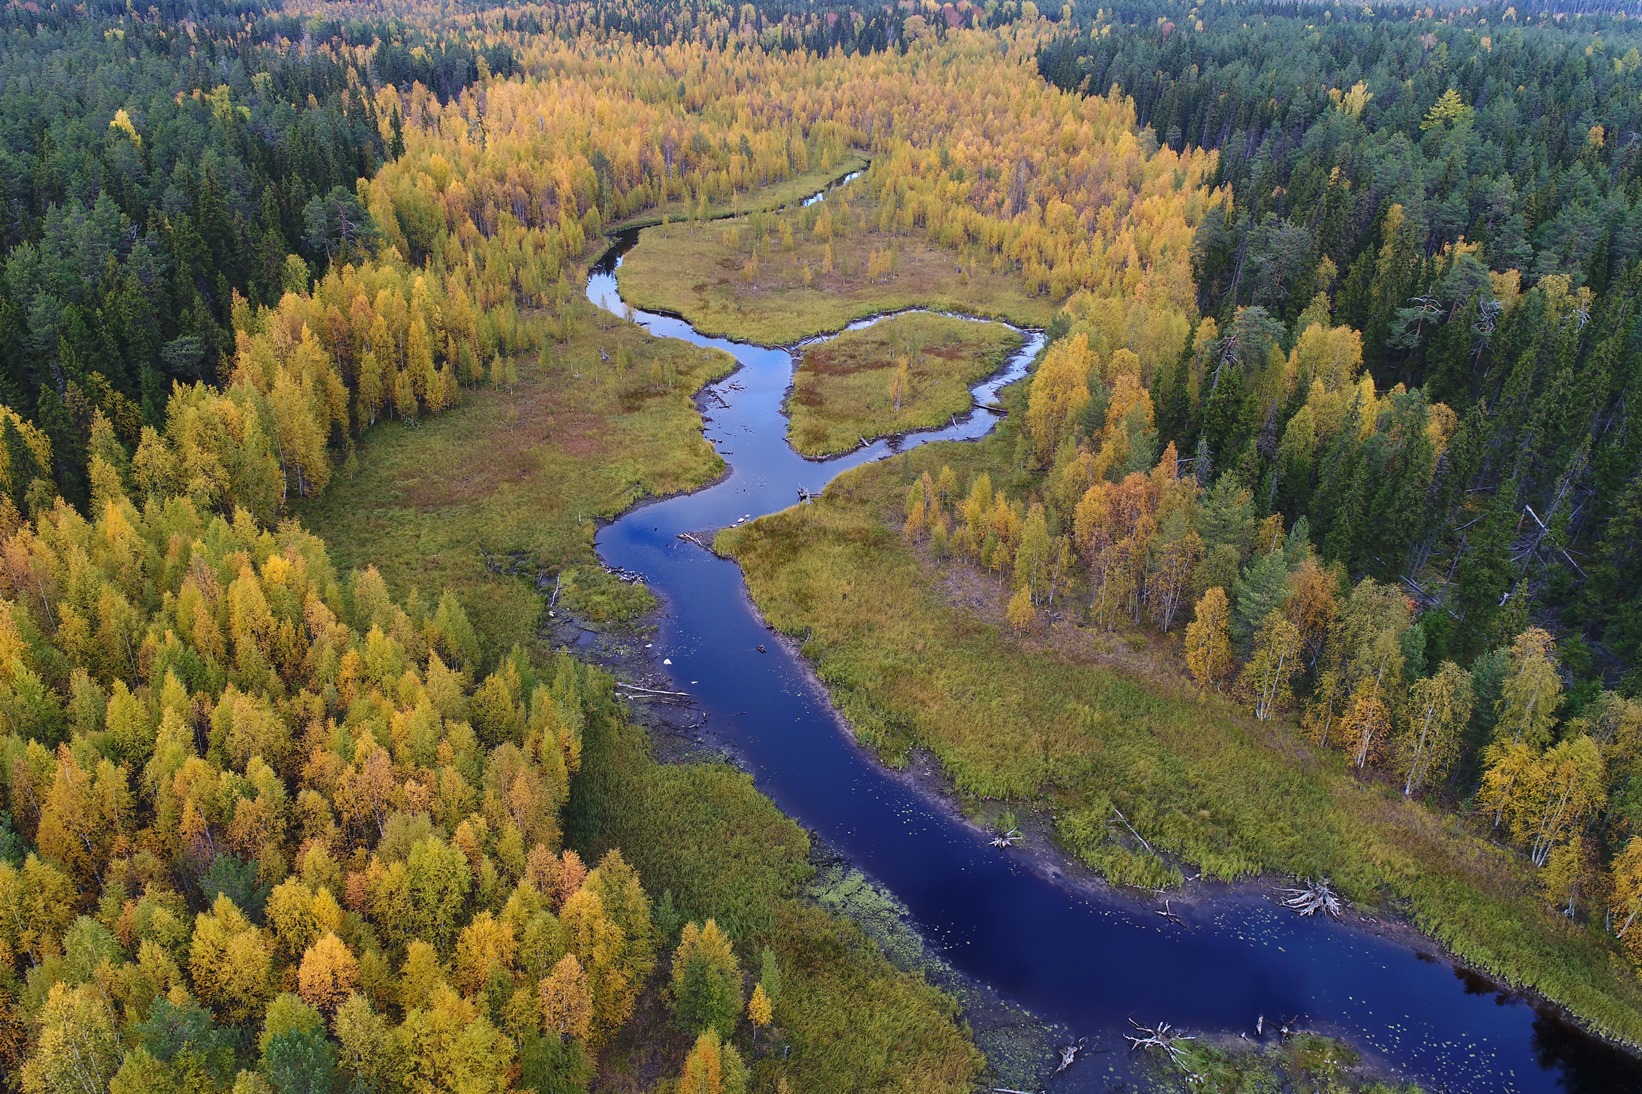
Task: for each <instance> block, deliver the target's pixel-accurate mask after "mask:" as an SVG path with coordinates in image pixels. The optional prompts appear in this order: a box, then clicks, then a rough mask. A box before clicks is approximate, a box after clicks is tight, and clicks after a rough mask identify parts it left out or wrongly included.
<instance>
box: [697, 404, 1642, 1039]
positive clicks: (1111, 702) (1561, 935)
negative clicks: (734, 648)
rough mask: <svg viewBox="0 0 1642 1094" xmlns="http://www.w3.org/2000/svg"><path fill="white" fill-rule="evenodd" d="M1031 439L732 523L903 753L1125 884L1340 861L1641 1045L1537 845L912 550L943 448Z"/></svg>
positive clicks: (854, 701) (731, 542)
mask: <svg viewBox="0 0 1642 1094" xmlns="http://www.w3.org/2000/svg"><path fill="white" fill-rule="evenodd" d="M1013 453H1014V441H1013V438H1012V437H1011V436H1009V435H1008V433H1007V430H1006V431H1005V433H1004V434H1002V435H998V436H994V437H993V438H991V439H988V440H986V441H984V442H981V443H979V444H973V445H952V444H940V445H930V446H926V447H923V448H919V449H915V450H913V451H912V452H910V453H907V454H905V455H902V456H899V457H896V458H894V459H892V460H890V461H887V462H885V463H880V464H874V465H869V466H867V467H864V468H861V469H858V470H856V471H854V472H851V473H849V474H848V475H846V476H844V477H842V478H841V479H839V480H838V481H837V482H835V483H834V484H833V485H832V486H831V487H829V488H828V490H827V491H826V493H825V494H824V495H823V497H822V498H821V499H820V500H819V501H818V502H814V503H811V504H808V505H804V506H801V507H798V508H795V509H790V510H787V511H786V512H783V513H779V514H776V515H774V516H770V517H766V518H764V519H762V520H759V521H755V522H753V523H752V524H750V525H745V526H742V527H740V528H736V529H731V530H727V531H725V532H723V533H721V534H720V536H719V539H718V547H719V548H720V549H721V550H728V551H729V552H730V553H732V554H733V555H734V556H735V557H736V558H737V560H738V561H739V562H740V563H741V565H742V568H743V570H744V571H745V573H746V575H747V581H748V586H749V588H750V590H751V592H752V595H753V599H754V600H755V602H756V603H757V604H758V606H759V608H760V610H761V611H762V612H763V613H764V616H765V618H766V619H767V620H769V621H770V622H771V623H772V624H774V625H775V626H776V627H778V628H779V629H781V630H782V631H783V632H785V633H787V634H789V635H791V636H794V637H795V638H797V639H798V640H799V641H800V642H801V644H802V647H803V651H804V653H805V655H806V656H807V657H809V658H810V659H811V660H812V661H813V663H814V664H815V667H816V671H817V673H818V674H819V676H820V677H821V679H822V680H823V681H824V682H825V684H826V685H827V687H828V689H829V690H830V692H831V694H832V697H833V700H834V701H835V702H836V703H837V705H838V706H839V707H840V709H841V710H842V711H843V712H844V714H845V715H846V716H847V717H848V718H849V720H850V722H851V724H852V725H853V726H854V728H855V732H856V733H857V734H858V735H859V736H860V738H861V739H862V740H863V741H864V742H865V743H867V744H868V745H870V746H871V747H873V748H874V749H876V750H877V752H878V753H879V754H880V755H881V756H882V757H883V758H884V759H885V760H887V761H888V762H890V763H895V764H899V763H903V762H904V761H905V759H906V757H907V756H908V755H909V753H910V751H911V750H912V749H914V748H926V749H928V750H929V751H930V752H932V753H933V754H934V755H935V756H936V758H937V759H938V760H939V761H940V763H941V764H942V765H943V767H944V768H945V770H946V772H947V773H948V774H949V776H950V778H951V780H952V782H953V784H954V786H955V789H956V791H957V793H958V794H959V795H960V797H961V798H963V799H965V800H967V802H968V804H969V805H970V806H972V807H973V806H974V805H975V804H976V802H977V800H979V799H987V798H997V799H1005V800H1008V801H1010V802H1015V803H1021V804H1024V805H1027V806H1029V807H1032V808H1035V809H1037V810H1040V811H1042V812H1043V813H1044V814H1046V815H1047V816H1048V817H1049V818H1051V824H1052V827H1053V831H1054V833H1055V835H1056V837H1057V838H1058V839H1059V841H1060V842H1061V843H1062V845H1063V846H1064V847H1065V848H1066V849H1067V850H1068V851H1069V852H1070V853H1072V854H1073V855H1075V856H1076V857H1078V858H1080V859H1082V860H1083V861H1085V862H1087V863H1089V864H1090V865H1092V866H1093V867H1095V868H1096V869H1099V870H1101V871H1103V872H1105V873H1106V874H1107V875H1108V876H1109V877H1111V878H1112V879H1114V880H1116V881H1119V882H1123V883H1128V884H1136V885H1143V886H1147V887H1150V886H1153V885H1155V884H1159V883H1162V882H1169V881H1177V880H1178V878H1179V874H1178V872H1177V868H1176V866H1175V863H1178V862H1185V863H1191V864H1193V865H1194V866H1196V867H1197V868H1199V869H1201V870H1202V871H1203V873H1204V874H1205V875H1207V876H1208V877H1211V878H1224V879H1236V878H1247V877H1251V876H1254V875H1258V874H1262V873H1268V872H1269V873H1277V874H1296V875H1321V874H1327V875H1330V876H1332V877H1333V878H1334V879H1335V881H1336V883H1337V884H1338V885H1339V886H1340V887H1341V888H1342V889H1343V890H1344V891H1345V892H1347V893H1348V894H1349V895H1350V896H1351V898H1352V899H1353V900H1355V901H1356V902H1358V904H1359V905H1360V906H1363V907H1364V908H1365V909H1366V910H1370V911H1382V912H1383V911H1390V912H1393V913H1403V914H1407V915H1409V916H1410V917H1411V918H1412V919H1413V920H1414V922H1415V924H1416V925H1417V926H1418V927H1419V928H1420V929H1421V930H1423V931H1425V932H1427V933H1429V934H1431V935H1434V936H1435V937H1436V938H1438V939H1439V940H1441V941H1442V942H1444V943H1446V944H1447V945H1448V946H1449V947H1451V948H1452V949H1453V950H1454V951H1455V952H1456V953H1458V954H1459V955H1460V956H1461V957H1463V958H1464V959H1465V960H1466V961H1468V962H1469V963H1471V964H1473V965H1475V966H1477V967H1480V968H1483V969H1486V970H1489V971H1491V972H1493V973H1495V974H1497V975H1499V976H1501V977H1504V978H1505V979H1507V980H1509V981H1511V982H1513V983H1517V984H1527V985H1531V986H1534V987H1536V988H1538V989H1539V990H1541V991H1543V992H1544V993H1545V994H1546V995H1548V996H1550V997H1551V998H1553V999H1555V1000H1557V1001H1558V1002H1560V1003H1562V1004H1564V1005H1566V1006H1568V1007H1569V1008H1570V1009H1571V1010H1573V1011H1574V1012H1575V1013H1577V1014H1579V1015H1581V1016H1582V1017H1584V1018H1587V1019H1589V1020H1590V1021H1592V1022H1593V1023H1595V1024H1596V1025H1598V1026H1599V1027H1601V1028H1603V1029H1606V1030H1608V1031H1610V1032H1613V1033H1616V1034H1618V1035H1620V1036H1622V1037H1625V1038H1626V1039H1629V1040H1633V1041H1635V1040H1639V1039H1642V987H1639V985H1638V983H1637V980H1636V978H1635V976H1634V975H1633V974H1632V973H1631V972H1630V971H1629V969H1628V966H1627V965H1626V963H1625V962H1624V961H1623V960H1622V959H1621V958H1620V956H1619V955H1618V953H1617V951H1616V950H1615V949H1614V947H1613V945H1612V943H1611V941H1610V940H1609V939H1608V938H1607V936H1606V935H1604V934H1603V933H1602V932H1601V931H1600V930H1598V929H1597V928H1596V927H1594V926H1580V925H1576V924H1574V923H1571V922H1569V921H1568V920H1566V919H1564V918H1563V917H1561V916H1560V915H1557V914H1555V913H1554V912H1553V911H1552V910H1551V909H1549V908H1548V907H1547V906H1546V905H1545V904H1544V902H1543V900H1542V899H1541V898H1540V897H1539V896H1538V892H1537V887H1536V883H1535V878H1534V877H1533V875H1532V871H1531V870H1530V869H1529V867H1528V866H1527V864H1526V863H1525V862H1524V861H1523V860H1522V859H1521V857H1520V856H1517V855H1514V854H1511V853H1509V852H1508V851H1506V850H1504V849H1502V848H1500V847H1498V846H1496V845H1494V844H1492V843H1490V842H1488V841H1487V840H1485V839H1482V838H1479V837H1478V836H1476V835H1473V834H1472V833H1470V832H1469V831H1466V830H1465V829H1464V828H1463V827H1462V825H1461V824H1460V822H1459V821H1458V820H1456V818H1455V817H1453V816H1452V815H1450V814H1445V813H1441V812H1438V811H1435V810H1433V809H1430V808H1428V807H1426V806H1424V805H1422V804H1420V803H1417V802H1408V801H1405V800H1403V798H1402V797H1401V795H1400V794H1399V793H1397V792H1396V790H1395V789H1394V788H1392V787H1389V786H1386V785H1383V784H1379V783H1374V782H1363V781H1359V780H1358V779H1355V778H1353V777H1351V775H1350V774H1349V773H1348V772H1347V770H1346V767H1345V763H1344V760H1343V759H1342V758H1341V757H1339V756H1338V755H1335V754H1333V753H1328V752H1325V751H1322V750H1319V749H1317V748H1315V747H1313V746H1312V745H1310V744H1309V743H1308V742H1306V741H1304V740H1303V739H1302V738H1301V737H1300V735H1299V734H1298V732H1297V731H1296V730H1295V729H1294V728H1293V727H1292V726H1289V725H1285V724H1280V723H1261V722H1257V721H1255V720H1254V719H1253V718H1252V717H1249V716H1248V715H1246V714H1245V713H1244V712H1242V711H1241V710H1240V709H1238V708H1237V707H1235V706H1234V705H1233V704H1232V703H1230V702H1229V701H1227V700H1226V699H1224V698H1221V697H1218V696H1214V695H1205V694H1202V693H1200V692H1198V691H1197V690H1196V689H1195V688H1193V687H1192V686H1190V685H1189V684H1188V683H1187V682H1186V680H1185V674H1184V672H1183V671H1182V670H1180V669H1179V667H1178V664H1177V663H1176V662H1175V657H1176V655H1175V654H1173V653H1172V652H1171V651H1170V650H1169V649H1168V648H1167V646H1166V645H1165V644H1162V643H1159V644H1157V645H1156V646H1155V647H1152V646H1147V645H1146V644H1142V645H1141V648H1140V649H1139V651H1138V652H1137V650H1136V648H1135V647H1133V646H1131V645H1130V644H1129V643H1126V642H1123V641H1112V640H1109V639H1107V638H1106V637H1105V636H1098V635H1093V634H1091V633H1090V632H1089V631H1088V629H1087V628H1084V627H1081V626H1077V625H1076V624H1069V623H1062V624H1060V625H1058V626H1057V627H1056V628H1055V629H1054V630H1053V631H1049V632H1040V633H1039V634H1037V635H1035V636H1031V637H1029V638H1026V639H1022V638H1019V637H1017V636H1016V635H1015V634H1014V633H1013V632H1012V631H1010V630H1009V629H1008V628H1007V627H1006V626H1005V625H1004V622H1003V611H1002V609H1003V605H1004V602H1005V600H1006V596H1007V590H1006V587H1005V586H1004V584H1003V583H1002V581H1001V579H999V578H997V577H993V576H989V575H977V574H976V573H975V572H974V571H973V570H971V569H970V568H969V567H968V566H967V565H961V564H956V563H951V562H944V561H939V560H936V559H934V558H932V557H931V556H929V554H928V553H927V552H926V551H924V550H923V549H922V548H916V549H915V548H911V547H909V546H908V545H907V544H906V543H905V541H904V540H903V539H902V537H901V536H900V535H899V532H898V528H899V524H900V520H901V511H900V505H901V498H902V497H903V495H904V493H905V490H906V486H907V485H908V484H909V483H910V482H911V481H912V480H913V479H914V478H915V477H916V476H917V475H919V474H921V473H922V472H923V471H925V470H928V471H930V472H931V473H932V474H933V473H935V472H938V471H939V469H940V468H941V466H942V465H943V464H949V465H951V466H952V467H953V468H954V469H955V470H956V471H957V472H958V474H959V478H960V481H967V479H968V478H969V477H970V475H971V474H973V473H974V472H975V471H977V470H980V469H983V468H985V469H989V470H990V471H991V473H992V475H993V481H994V482H1008V481H1010V480H1011V479H1012V477H1013V472H1012V471H1011V468H1012V467H1013V466H1014V459H1013ZM1069 607H1071V606H1069ZM1071 610H1072V611H1073V612H1074V613H1075V611H1076V608H1075V607H1071ZM1171 664H1173V665H1174V667H1173V668H1172V669H1171V668H1170V665H1171ZM1114 806H1116V807H1117V808H1118V809H1121V810H1122V812H1123V814H1124V816H1125V817H1127V818H1128V820H1129V822H1130V823H1132V824H1133V825H1134V826H1135V828H1136V829H1137V830H1138V831H1139V832H1140V833H1142V834H1143V835H1144V836H1145V838H1146V840H1147V842H1148V843H1149V844H1151V846H1152V847H1153V848H1156V849H1157V850H1158V851H1160V852H1161V853H1162V854H1163V855H1166V856H1167V861H1164V860H1162V859H1159V858H1156V857H1154V856H1151V855H1148V854H1147V853H1146V852H1145V850H1144V849H1143V848H1141V847H1139V846H1138V844H1137V843H1136V841H1134V840H1133V839H1132V837H1130V836H1129V835H1128V833H1127V832H1126V830H1125V829H1124V828H1123V827H1122V826H1121V825H1119V824H1117V823H1116V822H1115V821H1114V819H1113V807H1114Z"/></svg>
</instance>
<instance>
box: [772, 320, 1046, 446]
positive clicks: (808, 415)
mask: <svg viewBox="0 0 1642 1094" xmlns="http://www.w3.org/2000/svg"><path fill="white" fill-rule="evenodd" d="M1020 345H1021V338H1020V336H1019V335H1017V334H1016V333H1015V332H1014V331H1012V330H1010V329H1009V328H1008V327H1004V326H1000V325H998V324H996V323H976V322H973V321H970V320H965V319H954V318H952V317H951V316H946V315H935V314H930V313H923V312H913V313H910V314H907V315H898V316H896V317H895V318H893V319H886V320H884V321H883V322H882V323H878V324H876V325H874V326H871V327H868V328H866V329H865V330H857V331H846V332H845V333H843V334H840V335H839V336H838V337H837V338H834V339H831V340H829V341H827V342H823V343H820V344H818V345H814V346H810V347H809V348H808V349H806V350H805V351H804V355H803V357H802V358H800V359H799V362H798V368H797V370H796V371H795V372H794V373H793V390H792V394H791V396H789V397H788V399H787V413H788V419H789V424H788V434H789V436H790V438H791V440H792V444H793V447H794V448H796V449H797V450H798V451H800V452H802V453H803V454H804V455H806V456H829V455H832V454H833V453H835V452H846V451H848V450H849V449H851V448H854V447H855V446H856V445H857V444H859V443H860V442H861V441H862V440H863V439H866V440H872V439H874V438H877V437H883V436H887V435H889V434H891V433H904V432H906V431H907V430H909V429H928V428H930V427H931V426H938V425H942V424H944V423H945V422H946V421H948V420H949V419H950V418H951V417H952V416H953V415H954V414H961V413H963V412H964V411H966V410H968V409H969V407H970V403H971V399H970V395H969V389H970V386H971V385H973V384H975V383H976V382H978V381H980V380H983V379H985V378H986V377H987V376H990V375H991V374H992V373H994V372H996V371H998V369H999V368H1000V367H1002V365H1003V363H1004V361H1005V360H1007V359H1008V357H1009V355H1010V354H1011V353H1013V352H1014V351H1015V350H1017V349H1019V348H1020ZM903 361H904V362H905V363H906V374H905V376H904V377H902V376H901V372H900V366H901V362H903ZM898 378H899V380H898ZM898 382H899V383H900V384H901V387H902V390H901V391H900V404H899V409H897V405H896V399H895V394H896V392H895V387H896V385H897V383H898Z"/></svg>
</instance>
